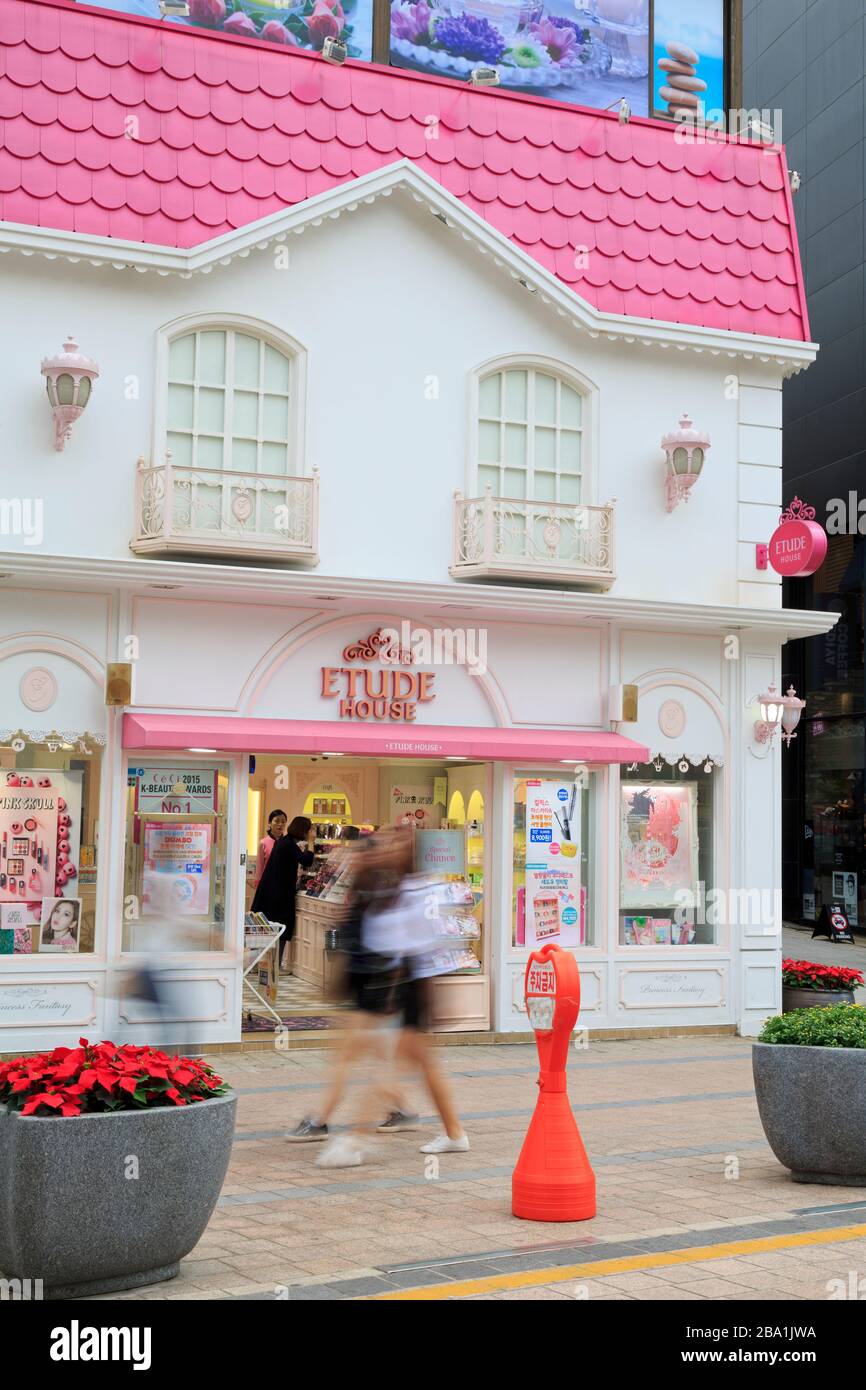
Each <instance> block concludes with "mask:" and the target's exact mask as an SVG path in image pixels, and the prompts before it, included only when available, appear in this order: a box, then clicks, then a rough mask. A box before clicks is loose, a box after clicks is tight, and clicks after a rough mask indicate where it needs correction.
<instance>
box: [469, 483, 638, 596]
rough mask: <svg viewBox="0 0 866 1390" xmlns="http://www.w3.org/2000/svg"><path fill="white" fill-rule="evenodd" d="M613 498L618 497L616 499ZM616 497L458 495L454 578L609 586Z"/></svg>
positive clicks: (611, 580) (611, 581) (612, 559)
mask: <svg viewBox="0 0 866 1390" xmlns="http://www.w3.org/2000/svg"><path fill="white" fill-rule="evenodd" d="M614 501H615V499H614ZM614 501H611V502H608V503H607V505H606V506H604V507H585V506H582V505H575V504H572V503H568V502H527V501H523V500H520V499H516V498H512V497H494V496H493V495H492V493H491V492H490V491H489V490H488V491H487V493H486V494H485V496H484V497H464V496H463V494H462V493H459V492H458V493H455V495H454V549H453V557H452V562H451V574H453V575H454V576H455V578H460V579H462V578H472V577H480V578H483V577H485V576H486V577H488V578H496V577H502V578H511V579H542V580H551V579H555V580H556V581H557V582H559V583H565V584H590V585H595V586H597V587H599V588H603V589H606V588H609V587H610V585H611V584H612V583H613V581H614V579H615V578H616V574H615V572H614V556H613V514H614Z"/></svg>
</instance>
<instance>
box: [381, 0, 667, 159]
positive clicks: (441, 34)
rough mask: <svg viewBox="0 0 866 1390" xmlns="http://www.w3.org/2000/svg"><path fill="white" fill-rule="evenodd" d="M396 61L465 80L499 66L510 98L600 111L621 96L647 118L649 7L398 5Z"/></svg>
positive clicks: (614, 2) (458, 1) (466, 2)
mask: <svg viewBox="0 0 866 1390" xmlns="http://www.w3.org/2000/svg"><path fill="white" fill-rule="evenodd" d="M391 62H392V63H393V64H394V66H395V67H403V68H412V69H414V70H415V71H419V72H428V73H433V74H436V75H437V76H439V77H453V78H457V79H458V80H462V81H468V80H469V75H470V73H471V72H472V70H473V68H476V67H479V66H484V67H493V68H495V69H496V71H497V73H498V74H499V85H500V86H501V87H502V88H503V89H504V90H506V91H512V92H527V93H530V94H532V95H533V96H540V97H552V98H553V99H554V100H557V101H567V102H577V103H579V104H580V105H582V106H596V107H601V108H604V107H607V106H611V105H613V104H614V103H616V104H617V105H618V104H619V102H620V100H621V99H622V98H623V97H625V98H626V100H627V101H628V104H629V106H630V107H631V110H632V111H633V112H634V114H635V115H639V116H645V115H646V114H647V72H648V64H649V0H587V4H586V6H585V7H584V6H582V5H580V4H575V3H574V0H571V3H569V0H434V3H431V4H428V3H426V0H416V2H415V3H413V2H412V0H395V3H392V5H391ZM430 138H431V139H433V138H436V137H435V136H434V135H432V134H431V136H430Z"/></svg>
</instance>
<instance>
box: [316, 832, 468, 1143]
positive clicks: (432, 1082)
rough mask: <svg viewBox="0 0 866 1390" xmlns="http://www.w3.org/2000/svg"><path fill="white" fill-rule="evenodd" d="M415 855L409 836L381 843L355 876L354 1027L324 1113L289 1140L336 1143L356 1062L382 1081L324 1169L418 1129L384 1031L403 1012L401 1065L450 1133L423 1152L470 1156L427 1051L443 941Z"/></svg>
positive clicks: (351, 981)
mask: <svg viewBox="0 0 866 1390" xmlns="http://www.w3.org/2000/svg"><path fill="white" fill-rule="evenodd" d="M412 850H413V841H412V835H411V832H409V831H404V830H392V831H389V832H387V833H386V834H382V835H379V836H377V839H376V842H375V844H374V846H373V849H372V853H371V854H367V855H365V856H364V861H363V862H362V867H361V868H360V869H359V871H358V873H357V875H356V880H355V884H354V891H353V909H352V913H351V918H350V923H351V925H350V931H351V932H352V933H354V940H353V941H352V942H351V944H350V948H349V953H348V959H349V963H348V987H349V993H350V996H351V998H352V1000H353V1002H354V1004H355V1023H354V1026H353V1028H352V1029H351V1031H350V1034H349V1038H348V1039H347V1042H346V1044H345V1045H344V1048H343V1051H342V1055H341V1057H340V1059H339V1061H338V1066H337V1070H336V1073H335V1075H334V1078H333V1081H332V1085H331V1088H330V1091H329V1093H328V1096H327V1097H326V1100H325V1102H324V1105H323V1106H322V1109H321V1112H320V1114H319V1115H318V1116H315V1117H314V1116H307V1117H306V1118H305V1119H304V1120H303V1121H302V1122H301V1124H300V1125H299V1126H298V1128H297V1130H295V1132H294V1133H293V1134H292V1135H290V1136H289V1137H290V1138H292V1139H294V1140H296V1141H298V1140H310V1139H319V1138H325V1137H327V1121H328V1118H329V1117H330V1114H331V1113H332V1111H333V1109H334V1108H335V1106H336V1104H337V1102H338V1101H339V1099H340V1096H341V1095H342V1091H343V1089H344V1088H345V1084H346V1078H347V1074H348V1071H349V1068H350V1067H351V1065H352V1063H353V1062H355V1061H357V1060H359V1059H361V1058H363V1057H370V1058H371V1059H372V1060H373V1062H374V1064H375V1065H376V1066H377V1068H378V1075H377V1077H376V1080H375V1082H374V1084H373V1085H372V1086H371V1087H368V1088H367V1090H366V1091H365V1093H364V1096H363V1098H362V1104H361V1107H360V1110H361V1113H360V1114H359V1117H358V1119H357V1122H356V1124H355V1127H354V1130H353V1131H352V1133H350V1134H348V1135H341V1136H338V1137H337V1138H336V1139H334V1140H333V1141H332V1142H331V1144H330V1145H329V1147H328V1149H327V1150H325V1152H324V1153H323V1154H322V1156H321V1158H320V1159H319V1163H320V1164H321V1165H322V1166H324V1167H356V1166H357V1165H358V1164H360V1163H362V1162H363V1161H364V1157H365V1150H364V1145H363V1142H362V1139H363V1136H365V1135H366V1134H369V1133H371V1132H372V1130H373V1129H374V1128H378V1129H380V1130H382V1131H385V1132H398V1131H400V1130H403V1129H410V1128H415V1126H416V1125H417V1123H418V1116H417V1115H415V1114H413V1113H412V1112H410V1111H409V1110H408V1109H407V1107H406V1105H405V1103H404V1102H403V1099H402V1095H401V1092H400V1088H399V1087H398V1086H396V1085H395V1084H394V1083H393V1081H392V1080H390V1079H388V1076H387V1068H388V1064H387V1061H386V1057H385V1051H386V1048H385V1039H384V1037H383V1035H382V1023H383V1022H384V1021H385V1020H386V1019H387V1018H388V1017H389V1016H390V1017H393V1016H394V1015H395V1014H396V1013H398V1012H399V1011H402V1013H403V1026H402V1029H401V1033H400V1039H399V1042H398V1045H397V1053H396V1060H397V1061H398V1062H399V1063H400V1064H401V1065H403V1066H407V1065H408V1066H411V1067H413V1069H414V1068H417V1069H418V1070H420V1071H421V1073H422V1076H423V1078H424V1081H425V1082H426V1084H427V1088H428V1090H429V1092H430V1095H431V1098H432V1100H433V1103H434V1104H435V1106H436V1109H437V1111H438V1112H439V1115H440V1118H441V1120H442V1124H443V1127H444V1133H443V1134H442V1135H440V1136H438V1137H437V1138H436V1139H434V1140H432V1141H431V1142H430V1143H429V1144H427V1145H424V1147H423V1152H425V1153H448V1152H459V1153H463V1152H466V1150H468V1148H469V1140H468V1138H467V1136H466V1134H465V1133H464V1131H463V1127H462V1125H461V1124H460V1120H459V1118H458V1116H457V1112H456V1110H455V1108H454V1104H453V1101H452V1098H451V1091H450V1087H449V1086H448V1083H447V1081H446V1079H445V1076H444V1074H443V1073H442V1071H441V1069H440V1068H439V1066H438V1064H437V1063H436V1062H435V1061H434V1059H433V1056H432V1054H431V1052H430V1050H429V1047H428V1044H427V1038H426V1033H425V1030H426V1028H427V1026H428V1021H429V995H428V989H429V985H428V980H429V977H430V975H431V974H435V973H436V967H435V964H434V961H433V956H432V952H433V949H434V947H435V941H436V938H435V929H434V926H433V924H432V922H431V917H430V914H429V913H428V906H429V898H430V896H431V895H430V892H429V888H430V880H428V879H426V878H424V877H422V876H420V875H414V874H413V873H412ZM383 1078H385V1079H383ZM385 1107H390V1108H389V1109H388V1110H387V1119H386V1120H385V1121H383V1122H381V1123H380V1124H379V1125H377V1124H376V1119H377V1117H378V1118H379V1119H380V1120H381V1115H382V1109H383V1108H385Z"/></svg>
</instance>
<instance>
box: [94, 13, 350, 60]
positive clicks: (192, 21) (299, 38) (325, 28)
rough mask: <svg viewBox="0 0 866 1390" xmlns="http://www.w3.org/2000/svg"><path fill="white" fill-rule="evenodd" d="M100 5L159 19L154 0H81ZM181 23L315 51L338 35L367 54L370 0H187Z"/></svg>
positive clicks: (174, 20) (173, 20) (170, 20)
mask: <svg viewBox="0 0 866 1390" xmlns="http://www.w3.org/2000/svg"><path fill="white" fill-rule="evenodd" d="M86 3H87V4H88V5H96V6H97V7H98V8H99V9H101V10H120V11H121V12H122V13H123V14H131V15H138V16H139V17H140V18H142V19H162V18H163V16H162V14H161V11H160V7H159V0H86ZM164 23H166V24H182V25H185V26H191V27H192V28H198V29H209V30H210V31H211V32H212V33H214V32H216V33H221V34H226V35H231V34H234V35H236V36H237V37H239V38H247V39H263V40H264V41H265V42H266V43H272V44H276V45H278V46H280V47H282V48H303V49H306V50H307V51H308V52H314V53H316V52H321V50H322V46H323V44H324V42H325V39H329V38H331V39H340V40H342V42H343V43H344V44H345V45H346V47H347V49H348V53H349V57H350V58H367V59H369V58H370V57H371V55H372V49H373V0H299V3H297V4H294V5H290V4H286V3H283V0H189V15H188V16H187V17H186V18H183V17H180V16H173V15H166V16H165V19H164Z"/></svg>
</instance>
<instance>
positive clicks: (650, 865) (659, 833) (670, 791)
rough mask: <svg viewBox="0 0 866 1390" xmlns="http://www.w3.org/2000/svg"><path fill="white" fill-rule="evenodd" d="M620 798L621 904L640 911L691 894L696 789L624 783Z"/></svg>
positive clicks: (694, 871)
mask: <svg viewBox="0 0 866 1390" xmlns="http://www.w3.org/2000/svg"><path fill="white" fill-rule="evenodd" d="M621 795H622V802H621V806H622V819H621V847H622V859H621V862H622V883H621V891H620V905H621V906H622V907H625V908H639V909H646V908H654V907H670V906H671V905H672V904H673V903H674V902H675V901H676V900H677V898H676V895H677V893H678V892H681V891H684V890H688V891H690V892H694V891H695V883H696V879H697V861H698V853H697V848H698V832H697V799H696V796H695V788H694V786H693V785H692V784H690V783H682V784H678V783H670V784H664V785H661V786H660V785H659V784H658V783H655V784H653V785H652V786H641V784H640V783H636V782H627V783H625V784H624V785H623V787H622V791H621ZM652 930H653V931H654V927H653V928H652ZM679 944H681V943H679Z"/></svg>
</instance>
